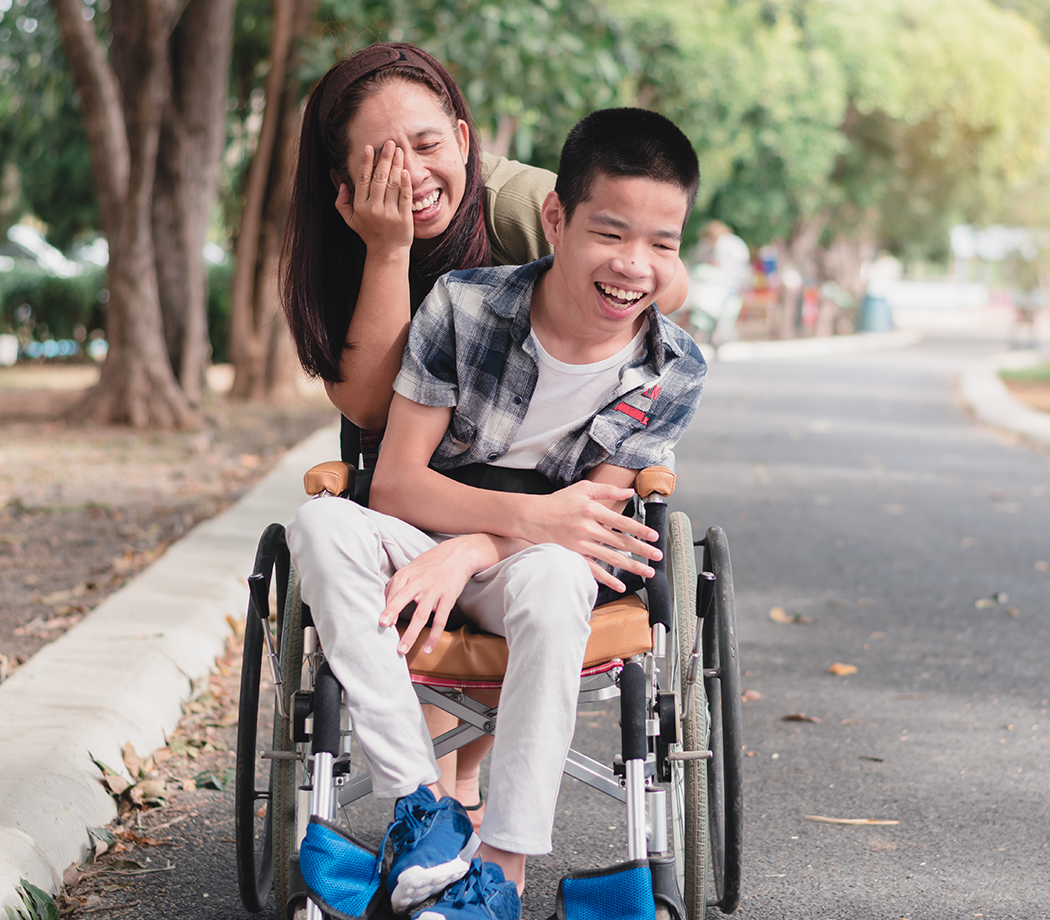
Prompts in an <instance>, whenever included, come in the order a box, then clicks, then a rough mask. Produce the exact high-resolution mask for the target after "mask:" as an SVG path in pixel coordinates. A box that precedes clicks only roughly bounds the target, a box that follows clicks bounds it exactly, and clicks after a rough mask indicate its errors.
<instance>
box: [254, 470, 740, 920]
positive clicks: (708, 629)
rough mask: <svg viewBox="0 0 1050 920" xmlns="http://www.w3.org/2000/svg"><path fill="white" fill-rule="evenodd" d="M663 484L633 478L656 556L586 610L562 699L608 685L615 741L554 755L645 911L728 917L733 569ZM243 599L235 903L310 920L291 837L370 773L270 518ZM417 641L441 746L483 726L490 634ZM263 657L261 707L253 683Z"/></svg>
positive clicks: (329, 484) (733, 824)
mask: <svg viewBox="0 0 1050 920" xmlns="http://www.w3.org/2000/svg"><path fill="white" fill-rule="evenodd" d="M354 473H355V470H354V467H353V466H350V465H349V464H346V463H343V462H342V461H334V462H331V463H326V464H321V465H320V466H318V467H314V468H313V469H311V470H310V471H309V472H308V473H307V474H306V476H305V480H304V481H305V485H306V489H307V492H308V493H309V494H310V495H317V494H319V493H321V492H329V493H331V494H333V495H346V494H347V493H348V492H349V491H351V490H352V483H353V476H354ZM673 489H674V474H673V473H672V472H670V471H669V470H666V469H662V468H658V467H654V468H650V469H646V470H643V471H641V472H640V473H639V474H638V476H637V479H636V483H635V491H636V493H637V495H638V499H639V500H638V502H636V505H638V509H639V510H638V513H640V514H642V515H643V516H644V520H645V523H646V524H647V525H648V526H650V527H652V528H653V529H655V530H656V531H657V532H658V533H659V534H660V539H659V543H658V545H660V546H661V548H662V549H663V550H664V555H663V558H662V560H661V561H660V562H658V563H655V564H653V568H654V569H655V576H654V577H653V578H650V579H647V580H646V583H645V585H644V593H645V598H646V600H645V603H644V604H643V602H642V601H641V600H640V599H639V597H638V596H629V597H624V598H621V599H618V600H615V601H613V602H611V603H608V604H604V605H602V606H598V607H596V608H595V610H594V613H593V614H592V619H591V636H590V640H589V643H588V646H587V654H586V658H585V661H584V669H583V672H582V674H581V685H580V697H579V699H580V702H581V703H593V702H596V701H600V700H608V699H613V698H615V697H617V696H618V697H619V700H620V735H621V739H620V740H621V755H620V756H618V757H616V758H615V759H614V762H613V763H612V764H605V763H600V762H598V761H596V760H594V759H592V758H590V757H588V756H587V755H586V754H584V753H581V752H578V751H576V750H570V752H569V754H568V757H567V759H566V763H565V768H564V769H565V773H567V774H568V775H570V776H572V777H574V778H575V779H577V780H579V781H581V782H584V783H586V784H588V785H589V786H591V787H592V788H594V789H597V790H599V791H601V792H603V793H605V794H607V795H609V796H611V797H612V798H614V799H617V800H618V801H619V802H621V803H622V804H623V805H624V806H625V809H626V826H627V852H626V854H624V859H625V860H626V861H627V863H636V864H637V863H639V862H641V861H644V862H646V863H647V864H648V866H649V869H650V872H651V876H652V884H653V898H654V903H655V909H656V917H657V918H658V920H703V918H704V917H705V916H706V911H707V908H708V907H709V906H712V907H717V908H718V909H720V910H721V911H722V912H723V913H727V914H728V913H732V912H733V911H735V910H736V909H737V907H738V906H739V904H740V891H741V857H742V843H743V841H742V831H743V797H742V788H741V785H742V767H743V743H742V737H741V695H740V678H739V664H738V656H737V640H736V619H735V613H734V594H733V574H732V568H731V565H730V559H729V547H728V543H727V540H726V535H725V533H724V532H723V530H722V529H721V528H720V527H710V528H708V530H707V531H706V533H705V534H704V536H703V537H702V538H700V539H698V540H696V541H694V539H693V533H692V526H691V524H690V520H689V518H688V517H687V516H686V515H685V514H684V513H682V512H680V511H676V512H673V513H669V509H668V506H667V503H666V499H667V498H668V497H669V496H670V494H671V493H672V491H673ZM697 547H701V548H702V550H703V553H702V569H701V572H700V574H699V576H698V574H697V571H696V555H697V554H696V548H697ZM271 593H272V594H273V596H274V597H275V601H274V600H273V599H272V598H271ZM249 595H250V599H249V604H248V614H247V622H246V628H245V634H244V652H243V663H242V672H241V691H240V692H241V695H240V709H239V723H238V736H237V754H236V779H235V797H236V804H235V825H236V832H235V846H236V857H237V874H238V885H239V888H240V896H241V901H242V903H243V905H244V907H245V908H246V909H247V910H248V911H250V912H252V913H258V912H260V911H263V910H264V909H266V908H267V906H268V904H269V902H270V896H271V893H272V894H273V896H274V901H275V905H276V915H277V917H278V918H280V920H285V918H287V920H298V918H301V917H305V918H307V920H320V918H322V917H323V916H325V915H324V914H323V913H322V912H321V909H320V908H319V907H318V905H316V904H315V903H314V902H313V901H311V900H310V899H309V898H308V897H307V894H306V889H305V885H304V883H303V880H302V876H301V874H300V873H299V866H298V847H299V843H300V841H301V840H302V838H303V836H304V835H305V833H306V827H307V824H308V822H309V818H310V816H311V815H320V816H322V817H324V818H327V819H329V820H339V819H340V818H342V819H343V820H346V818H347V815H348V813H352V809H351V806H352V804H353V803H354V802H357V801H358V800H359V799H361V798H362V797H363V796H365V795H367V794H368V793H369V791H370V790H371V780H370V778H369V776H368V774H367V771H365V770H362V769H358V768H356V767H355V766H354V765H353V764H352V758H351V740H352V735H353V732H352V727H351V724H352V723H351V721H350V719H349V717H348V713H347V711H346V708H345V706H344V705H343V700H342V690H341V688H340V686H339V684H338V682H337V681H336V679H335V677H334V675H333V674H332V672H331V670H330V668H329V666H328V664H327V663H326V662H325V660H324V655H323V651H322V650H321V649H320V648H319V646H318V642H317V637H316V631H315V629H314V628H313V626H312V623H311V619H310V611H309V607H308V606H307V605H305V604H303V602H302V599H301V597H300V593H299V589H298V584H297V581H296V575H295V572H294V571H293V569H292V567H291V564H290V559H289V552H288V548H287V546H286V543H285V532H284V527H283V526H282V525H280V524H271V525H270V526H269V527H268V528H267V529H266V530H265V531H264V533H263V534H262V536H261V538H260V541H259V545H258V550H257V554H256V559H255V566H254V571H253V573H252V575H251V576H250V577H249ZM422 644H423V635H422V634H421V635H420V637H419V639H418V641H417V642H416V645H415V647H414V648H413V649H412V650H411V652H410V653H409V655H408V662H409V668H410V671H411V673H412V680H413V685H414V687H415V689H416V693H417V696H418V698H419V700H420V702H421V703H430V704H434V705H436V706H439V707H440V708H442V709H444V710H446V711H447V712H450V713H452V714H453V715H455V716H456V717H457V718H458V719H459V724H458V727H457V728H455V729H453V730H451V731H449V732H446V733H444V734H442V735H440V736H439V737H437V738H435V739H434V749H435V755H436V756H437V757H441V756H443V755H444V754H447V753H449V752H450V751H453V750H457V749H458V748H459V747H461V746H462V745H464V744H466V743H468V742H470V741H472V740H474V739H475V738H478V737H480V736H481V735H482V734H483V733H489V734H491V733H494V732H495V728H496V722H497V720H498V707H497V708H490V707H489V706H487V705H484V704H482V703H481V702H479V701H478V700H476V699H473V698H472V697H471V696H470V691H471V690H472V689H477V688H492V687H498V686H499V685H500V680H501V678H502V675H503V672H504V668H505V666H506V660H507V647H506V642H505V641H504V640H503V639H502V638H501V637H498V636H491V635H487V634H484V633H479V632H475V631H473V630H471V629H470V627H469V626H467V627H462V628H460V629H458V630H454V631H446V632H445V633H444V634H443V635H442V637H441V639H440V641H439V643H438V646H437V647H436V648H435V649H434V651H433V652H432V653H431V654H429V655H423V654H422V653H421V648H422ZM264 659H265V660H266V661H268V663H269V675H270V678H271V679H272V682H273V685H274V691H273V697H274V699H273V703H272V704H271V702H270V700H269V691H267V693H266V694H264V693H263V690H262V688H263V674H264V665H263V662H264ZM271 726H272V728H271Z"/></svg>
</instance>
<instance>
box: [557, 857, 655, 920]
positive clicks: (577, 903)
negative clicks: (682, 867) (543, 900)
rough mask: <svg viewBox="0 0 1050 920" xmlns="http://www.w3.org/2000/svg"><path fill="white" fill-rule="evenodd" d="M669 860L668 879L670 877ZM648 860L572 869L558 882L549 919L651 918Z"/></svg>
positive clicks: (652, 912) (651, 891) (651, 893)
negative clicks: (587, 868)
mask: <svg viewBox="0 0 1050 920" xmlns="http://www.w3.org/2000/svg"><path fill="white" fill-rule="evenodd" d="M673 872H674V866H673V864H672V876H671V877H672V879H673V878H674V874H673ZM655 917H656V907H655V901H654V895H653V878H652V874H651V873H650V871H649V862H648V860H644V859H639V860H634V861H633V862H623V863H619V864H617V865H615V866H609V867H608V868H606V869H591V870H588V871H584V872H574V873H572V874H571V875H567V876H566V877H565V878H563V879H562V880H561V881H560V882H558V897H557V900H556V902H555V910H554V916H553V917H552V918H551V920H655Z"/></svg>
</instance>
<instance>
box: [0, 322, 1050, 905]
mask: <svg viewBox="0 0 1050 920" xmlns="http://www.w3.org/2000/svg"><path fill="white" fill-rule="evenodd" d="M917 340H918V336H917V335H916V334H915V333H910V332H905V333H886V334H867V335H857V336H849V337H840V338H834V339H823V340H817V339H809V340H803V341H786V342H756V343H731V344H727V345H726V346H723V349H722V353H721V355H720V356H719V358H718V359H716V360H723V361H729V360H734V361H746V360H763V359H776V358H791V359H799V358H802V359H804V358H806V357H811V356H814V355H816V354H834V353H854V352H857V351H861V350H864V351H868V350H876V349H888V348H902V347H906V346H907V345H911V344H914V343H915V342H916V341H917ZM745 346H746V347H745ZM1043 359H1044V360H1045V359H1046V353H1045V352H1044V353H1043ZM1021 360H1036V358H1034V357H1032V356H1029V355H1021V356H1015V357H1011V356H999V357H998V358H996V359H992V360H989V361H987V362H986V363H984V364H982V365H980V366H978V367H974V368H971V369H969V370H967V371H966V372H965V373H964V374H963V375H962V378H961V380H960V383H959V391H960V393H961V394H962V396H963V398H964V399H965V400H966V401H967V402H968V403H969V405H970V406H971V407H972V409H973V411H974V413H975V415H976V416H977V417H978V418H979V419H980V420H981V421H984V422H986V423H988V424H991V425H995V426H996V427H1001V428H1009V429H1012V430H1015V431H1018V432H1020V433H1021V434H1023V435H1024V436H1025V437H1027V438H1030V439H1032V440H1033V441H1038V442H1040V443H1042V444H1046V445H1050V416H1046V415H1043V414H1041V413H1038V412H1034V411H1033V410H1030V409H1026V408H1025V407H1023V406H1020V404H1019V403H1017V402H1016V401H1015V400H1013V399H1012V397H1010V396H1009V393H1008V391H1006V388H1005V387H1004V386H1003V385H1002V383H1001V381H999V379H998V376H997V374H996V368H997V367H998V366H1000V365H1001V362H1004V361H1021ZM337 449H338V427H337V426H334V425H333V426H328V427H325V428H322V429H321V430H319V431H318V432H316V433H315V434H313V435H311V436H310V437H309V438H307V439H306V440H305V441H304V442H302V443H301V444H300V445H299V446H297V447H296V448H294V449H293V450H291V451H289V452H288V453H287V454H286V455H285V456H284V458H283V459H282V460H281V462H280V463H279V464H278V465H277V467H276V468H275V469H274V470H273V471H272V472H271V473H270V474H269V475H268V476H267V477H266V478H265V479H263V480H262V482H260V483H259V484H258V485H256V486H255V487H254V488H252V489H251V490H250V491H249V492H248V493H247V494H245V496H244V497H242V498H241V499H240V500H239V501H238V502H237V503H236V504H234V505H232V506H231V507H230V508H228V509H227V510H226V511H224V512H223V513H222V514H220V515H218V516H217V517H215V518H213V519H211V520H210V521H207V522H205V523H203V524H201V525H200V526H198V527H196V528H195V529H194V530H192V531H191V532H190V533H189V534H188V535H187V536H186V537H185V538H183V539H182V540H181V541H180V542H178V543H177V544H175V545H174V546H172V547H171V548H170V549H169V550H168V551H167V552H166V553H165V554H164V555H163V556H162V557H161V558H160V559H159V560H157V562H155V563H154V564H153V565H152V566H151V567H150V568H149V569H147V570H146V571H145V572H143V573H142V574H141V575H139V576H138V577H137V578H135V579H134V580H133V581H131V582H130V583H129V584H128V585H126V586H125V587H124V588H123V589H122V590H121V591H119V592H118V593H116V594H114V595H112V596H111V597H110V598H108V599H107V600H106V601H105V602H104V603H103V604H101V605H100V606H99V607H98V608H96V609H95V610H94V611H93V612H92V613H91V615H90V616H89V617H87V618H86V619H84V620H83V621H82V622H81V623H80V624H79V625H77V626H76V627H75V628H73V629H72V630H70V631H69V632H68V633H66V634H65V635H64V636H63V637H62V638H60V639H58V640H57V641H55V642H54V643H52V644H50V645H48V646H46V647H45V648H44V649H42V650H41V651H40V652H39V653H37V654H36V655H35V656H34V657H33V658H31V659H30V660H29V661H28V662H27V663H26V664H25V665H23V666H22V667H21V668H20V669H19V670H18V671H16V672H15V674H14V675H13V676H12V677H10V678H9V679H8V680H7V681H5V682H4V683H3V684H0V737H2V738H3V739H4V741H3V747H2V748H0V777H3V779H2V782H0V906H4V905H9V906H11V907H17V906H18V904H19V902H18V899H17V897H16V894H15V889H16V887H17V886H18V883H19V879H21V878H26V879H28V880H29V881H30V882H32V883H33V884H35V885H37V886H39V887H41V888H43V889H45V890H49V891H55V890H56V889H57V887H58V885H59V884H60V883H61V880H62V873H63V872H64V871H65V869H66V868H67V867H68V866H70V865H73V864H76V863H79V862H80V861H81V860H82V859H83V858H84V856H85V855H86V853H87V851H88V845H89V838H88V828H89V827H100V826H103V825H105V824H108V823H109V822H110V821H111V820H113V818H114V817H116V810H115V807H114V804H113V801H112V799H111V798H110V797H109V795H108V794H107V793H106V792H105V791H104V790H103V789H102V786H101V784H100V783H99V775H100V774H99V772H98V769H97V768H96V767H95V766H94V764H93V763H92V762H91V759H90V757H89V753H90V754H91V755H93V756H94V757H96V758H98V759H99V760H101V761H103V762H104V763H106V764H108V765H109V766H111V767H113V768H114V769H119V768H120V767H121V765H122V763H123V761H122V757H121V748H122V747H123V745H124V744H125V743H127V742H129V741H130V742H131V743H132V744H133V745H134V746H135V749H136V750H137V751H138V752H140V753H142V754H145V753H147V752H149V751H153V750H155V749H157V748H159V747H161V746H163V744H164V743H165V733H167V732H170V731H171V730H172V729H173V728H174V727H175V725H176V724H177V722H178V720H179V718H180V717H181V714H182V713H181V703H182V701H183V700H184V699H186V698H187V697H188V696H189V692H190V686H191V681H192V679H193V678H196V677H199V676H202V675H204V674H206V673H207V672H208V670H209V669H210V668H211V666H212V663H213V661H214V659H215V657H216V656H217V655H219V654H220V653H221V652H222V650H223V647H224V644H225V641H226V638H227V636H228V634H229V625H228V624H227V621H226V618H227V617H233V618H236V619H241V618H243V616H244V613H245V609H246V605H247V596H248V592H247V583H246V580H245V579H246V577H247V575H248V574H249V573H250V572H251V569H252V564H253V561H254V554H255V546H256V542H257V541H258V538H259V534H260V533H261V532H262V530H263V528H264V527H265V526H266V525H267V524H270V523H271V522H273V521H281V522H286V521H288V520H289V519H290V518H291V517H292V516H293V515H294V514H295V511H296V509H297V508H298V507H299V505H300V504H301V503H302V501H303V500H304V495H303V491H302V474H303V473H304V472H305V471H306V470H307V469H308V468H309V467H310V466H312V465H313V464H314V463H317V462H320V461H322V460H330V459H332V457H334V456H335V455H336V451H337Z"/></svg>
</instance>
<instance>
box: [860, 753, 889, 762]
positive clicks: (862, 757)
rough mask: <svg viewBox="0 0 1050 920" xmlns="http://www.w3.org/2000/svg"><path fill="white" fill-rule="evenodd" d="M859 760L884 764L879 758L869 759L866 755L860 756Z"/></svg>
mask: <svg viewBox="0 0 1050 920" xmlns="http://www.w3.org/2000/svg"><path fill="white" fill-rule="evenodd" d="M859 759H860V760H870V761H872V762H873V763H885V762H886V761H885V760H883V758H881V757H869V756H868V755H867V754H861V755H860V758H859Z"/></svg>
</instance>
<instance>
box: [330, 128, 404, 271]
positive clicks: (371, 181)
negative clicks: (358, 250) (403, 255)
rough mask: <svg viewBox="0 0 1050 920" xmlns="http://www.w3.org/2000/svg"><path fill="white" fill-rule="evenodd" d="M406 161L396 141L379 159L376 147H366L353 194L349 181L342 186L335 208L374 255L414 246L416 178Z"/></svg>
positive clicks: (390, 144) (385, 146)
mask: <svg viewBox="0 0 1050 920" xmlns="http://www.w3.org/2000/svg"><path fill="white" fill-rule="evenodd" d="M404 162H405V154H404V151H402V149H401V148H400V147H397V146H396V145H395V144H394V142H393V141H387V142H386V143H385V144H384V145H383V149H382V150H381V151H380V152H379V158H378V161H377V160H376V153H375V149H374V148H373V147H371V146H366V147H365V153H364V159H363V160H362V161H361V169H360V170H359V171H358V176H357V183H356V185H355V187H354V191H353V194H352V195H351V192H350V189H349V188H347V186H346V184H345V183H344V184H342V185H340V186H339V194H338V195H337V196H336V199H335V209H336V210H337V211H338V212H339V213H340V214H341V215H342V217H343V220H345V221H346V224H347V226H348V227H349V228H350V229H351V230H353V231H354V232H356V233H357V235H358V236H360V237H361V239H362V240H364V243H365V246H367V247H368V252H369V254H370V255H371V254H374V253H375V252H377V251H380V252H381V251H384V250H386V251H394V250H398V249H405V250H407V249H408V248H410V247H411V245H412V240H413V237H414V229H413V226H412V181H411V179H410V178H409V174H408V170H407V169H404V168H403V167H404Z"/></svg>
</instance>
